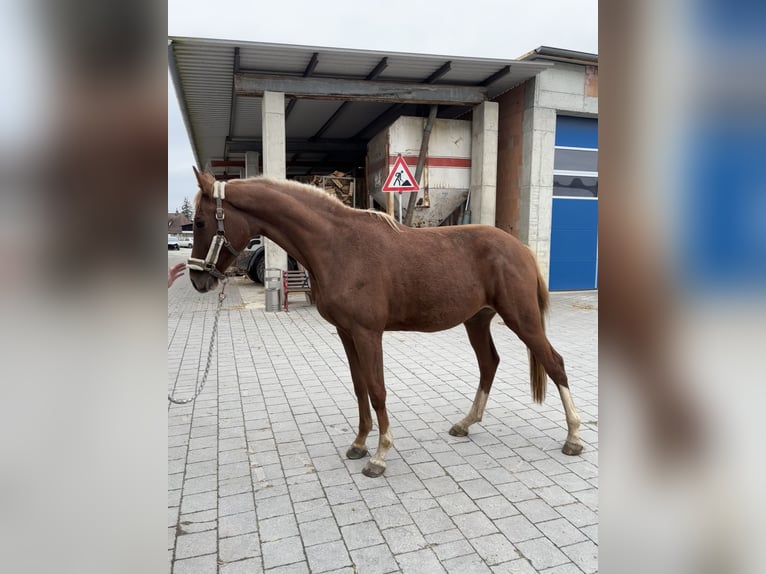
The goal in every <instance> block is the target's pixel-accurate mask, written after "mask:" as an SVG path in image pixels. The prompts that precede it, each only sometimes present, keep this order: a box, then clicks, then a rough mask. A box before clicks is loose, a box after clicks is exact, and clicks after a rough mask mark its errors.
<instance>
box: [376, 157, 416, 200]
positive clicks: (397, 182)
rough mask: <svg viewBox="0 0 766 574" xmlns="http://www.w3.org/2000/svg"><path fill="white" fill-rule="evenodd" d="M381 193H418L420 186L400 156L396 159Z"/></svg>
mask: <svg viewBox="0 0 766 574" xmlns="http://www.w3.org/2000/svg"><path fill="white" fill-rule="evenodd" d="M382 191H420V186H419V185H418V182H417V181H415V176H413V175H412V172H411V171H410V168H409V167H407V164H406V163H405V161H404V158H403V157H402V154H399V155H398V156H397V157H396V161H395V162H394V167H392V168H391V173H389V174H388V178H387V179H386V183H384V184H383V189H382Z"/></svg>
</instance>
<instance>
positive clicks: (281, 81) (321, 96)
mask: <svg viewBox="0 0 766 574" xmlns="http://www.w3.org/2000/svg"><path fill="white" fill-rule="evenodd" d="M234 88H235V92H236V94H237V95H239V96H262V95H263V93H264V92H268V91H271V92H282V93H284V94H285V95H286V96H290V97H294V98H307V99H316V100H342V101H360V102H390V103H400V102H405V103H419V104H431V105H433V104H445V105H451V104H462V105H476V104H480V103H481V102H483V101H486V100H487V90H486V88H483V87H479V86H454V85H444V84H440V85H429V84H411V83H400V82H378V81H366V80H340V79H336V78H299V77H295V76H270V75H263V74H244V73H240V74H236V75H235V76H234Z"/></svg>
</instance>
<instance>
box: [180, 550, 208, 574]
mask: <svg viewBox="0 0 766 574" xmlns="http://www.w3.org/2000/svg"><path fill="white" fill-rule="evenodd" d="M217 571H218V562H217V560H216V557H215V554H208V555H207V556H198V557H196V558H186V559H184V560H176V561H175V562H174V564H173V574H216V573H217Z"/></svg>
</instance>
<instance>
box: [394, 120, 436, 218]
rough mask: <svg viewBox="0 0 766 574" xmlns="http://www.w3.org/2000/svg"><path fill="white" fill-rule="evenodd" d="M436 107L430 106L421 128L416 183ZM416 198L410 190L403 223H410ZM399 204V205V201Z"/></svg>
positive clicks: (422, 166)
mask: <svg viewBox="0 0 766 574" xmlns="http://www.w3.org/2000/svg"><path fill="white" fill-rule="evenodd" d="M438 108H439V106H431V109H430V111H429V112H428V119H427V120H426V125H425V127H424V128H423V140H422V141H421V142H420V155H419V156H418V165H417V167H416V168H415V182H416V183H417V184H418V185H420V176H421V175H423V168H424V167H425V164H426V156H428V140H429V139H431V128H432V127H433V123H434V118H435V117H436V110H437V109H438ZM417 200H418V194H417V192H414V191H413V192H411V193H410V197H409V200H408V202H407V215H406V216H405V218H404V224H405V225H412V218H413V217H414V216H415V203H416V202H417ZM399 205H401V202H400V203H399Z"/></svg>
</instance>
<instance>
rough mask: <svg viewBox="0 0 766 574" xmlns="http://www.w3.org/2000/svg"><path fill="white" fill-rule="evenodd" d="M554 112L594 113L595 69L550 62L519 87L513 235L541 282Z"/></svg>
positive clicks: (547, 241)
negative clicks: (536, 267)
mask: <svg viewBox="0 0 766 574" xmlns="http://www.w3.org/2000/svg"><path fill="white" fill-rule="evenodd" d="M558 114H562V115H567V114H569V115H579V116H591V117H596V116H598V68H597V67H595V66H584V65H579V64H566V63H556V65H555V66H554V67H552V68H550V69H548V70H545V71H543V72H541V73H540V74H539V75H538V76H537V77H536V78H534V79H532V80H530V81H528V82H527V83H526V84H525V86H524V114H523V120H522V137H521V140H522V152H521V174H520V186H519V194H520V197H519V223H518V237H519V239H521V240H522V241H523V242H524V243H526V244H527V245H529V247H530V248H531V249H532V251H533V252H534V253H535V255H536V256H537V261H538V264H539V266H540V270H541V271H542V273H543V276H544V277H545V279H546V281H547V280H548V273H549V267H550V250H551V216H552V208H553V158H554V151H555V150H554V147H555V141H556V116H557V115H558ZM500 160H501V162H502V161H503V158H502V157H501V158H500Z"/></svg>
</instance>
